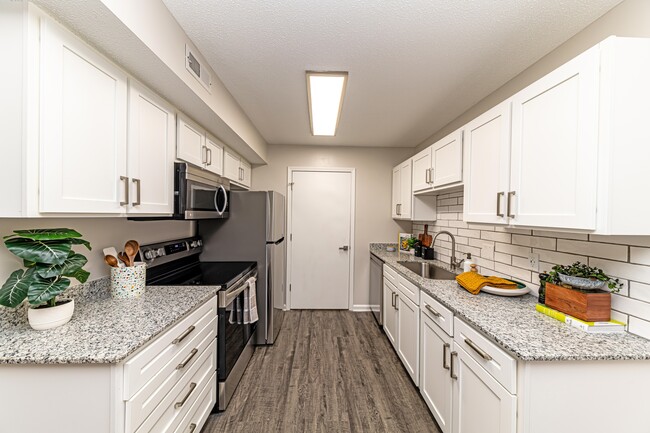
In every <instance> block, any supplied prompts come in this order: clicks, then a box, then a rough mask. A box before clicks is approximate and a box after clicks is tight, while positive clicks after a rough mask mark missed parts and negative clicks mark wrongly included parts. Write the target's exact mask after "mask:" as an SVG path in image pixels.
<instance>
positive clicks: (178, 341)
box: [172, 325, 194, 344]
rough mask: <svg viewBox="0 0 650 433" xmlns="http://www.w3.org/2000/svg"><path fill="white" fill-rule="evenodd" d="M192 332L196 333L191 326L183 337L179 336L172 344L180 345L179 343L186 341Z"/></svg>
mask: <svg viewBox="0 0 650 433" xmlns="http://www.w3.org/2000/svg"><path fill="white" fill-rule="evenodd" d="M192 331H194V325H192V326H190V327H189V328H187V329H186V330H185V332H183V333H182V334H181V335H179V336H178V337H176V338H175V339H174V341H172V344H178V343H180V342H181V341H183V340H185V337H187V336H188V335H190V334H191V333H192Z"/></svg>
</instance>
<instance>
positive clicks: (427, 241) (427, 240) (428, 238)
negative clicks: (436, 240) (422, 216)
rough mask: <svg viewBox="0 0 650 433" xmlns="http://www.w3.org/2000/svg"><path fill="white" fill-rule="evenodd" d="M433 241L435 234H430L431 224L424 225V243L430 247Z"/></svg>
mask: <svg viewBox="0 0 650 433" xmlns="http://www.w3.org/2000/svg"><path fill="white" fill-rule="evenodd" d="M431 242H433V236H431V235H430V234H429V224H425V225H424V234H423V235H422V245H424V246H425V247H430V246H431Z"/></svg>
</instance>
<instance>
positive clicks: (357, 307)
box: [350, 304, 374, 313]
mask: <svg viewBox="0 0 650 433" xmlns="http://www.w3.org/2000/svg"><path fill="white" fill-rule="evenodd" d="M370 307H374V305H364V304H357V305H353V306H352V308H350V311H354V312H355V313H361V312H364V311H372V310H371V309H370Z"/></svg>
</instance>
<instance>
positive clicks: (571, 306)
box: [546, 283, 612, 322]
mask: <svg viewBox="0 0 650 433" xmlns="http://www.w3.org/2000/svg"><path fill="white" fill-rule="evenodd" d="M546 305H547V306H549V307H550V308H553V309H555V310H557V311H561V312H563V313H565V314H568V315H570V316H573V317H575V318H577V319H580V320H584V321H586V322H606V321H608V320H609V319H610V315H611V309H612V295H611V293H609V292H604V291H600V290H599V291H587V290H578V289H567V288H566V287H562V286H557V285H555V284H551V283H546Z"/></svg>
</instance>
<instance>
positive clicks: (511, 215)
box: [507, 191, 516, 218]
mask: <svg viewBox="0 0 650 433" xmlns="http://www.w3.org/2000/svg"><path fill="white" fill-rule="evenodd" d="M515 194H516V192H515V191H510V192H509V193H508V210H507V212H508V218H514V217H515V214H514V213H511V212H510V207H511V205H512V203H511V198H512V197H513V196H514V195H515Z"/></svg>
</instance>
